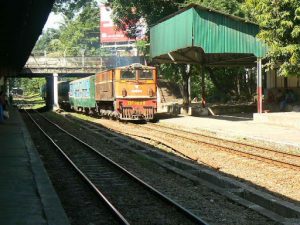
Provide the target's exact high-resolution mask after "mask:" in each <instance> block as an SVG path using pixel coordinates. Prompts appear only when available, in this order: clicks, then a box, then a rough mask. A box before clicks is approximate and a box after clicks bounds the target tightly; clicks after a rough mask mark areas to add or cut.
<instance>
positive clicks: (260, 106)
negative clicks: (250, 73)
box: [256, 58, 262, 113]
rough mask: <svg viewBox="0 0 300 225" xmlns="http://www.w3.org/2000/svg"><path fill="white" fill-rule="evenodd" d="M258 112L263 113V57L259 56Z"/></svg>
mask: <svg viewBox="0 0 300 225" xmlns="http://www.w3.org/2000/svg"><path fill="white" fill-rule="evenodd" d="M256 78H257V113H262V65H261V58H257V76H256Z"/></svg>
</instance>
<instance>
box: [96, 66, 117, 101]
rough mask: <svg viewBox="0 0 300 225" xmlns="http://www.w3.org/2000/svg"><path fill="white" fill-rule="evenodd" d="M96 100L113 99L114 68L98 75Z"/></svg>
mask: <svg viewBox="0 0 300 225" xmlns="http://www.w3.org/2000/svg"><path fill="white" fill-rule="evenodd" d="M95 84H96V95H95V96H96V101H113V100H114V95H113V73H112V70H109V71H105V72H102V73H98V74H97V75H96V82H95Z"/></svg>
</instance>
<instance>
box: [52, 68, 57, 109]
mask: <svg viewBox="0 0 300 225" xmlns="http://www.w3.org/2000/svg"><path fill="white" fill-rule="evenodd" d="M57 79H58V74H57V73H54V74H53V100H54V101H53V109H55V108H57V107H58V86H57Z"/></svg>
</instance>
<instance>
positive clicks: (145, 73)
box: [139, 70, 153, 80]
mask: <svg viewBox="0 0 300 225" xmlns="http://www.w3.org/2000/svg"><path fill="white" fill-rule="evenodd" d="M139 77H140V79H141V80H152V79H153V76H152V70H140V71H139Z"/></svg>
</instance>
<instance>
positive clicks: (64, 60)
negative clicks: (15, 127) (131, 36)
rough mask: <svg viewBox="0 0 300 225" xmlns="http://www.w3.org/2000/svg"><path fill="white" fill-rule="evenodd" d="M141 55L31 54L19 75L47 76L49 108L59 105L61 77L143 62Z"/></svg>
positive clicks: (79, 75) (47, 101)
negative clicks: (60, 55) (72, 55)
mask: <svg viewBox="0 0 300 225" xmlns="http://www.w3.org/2000/svg"><path fill="white" fill-rule="evenodd" d="M143 62H144V58H143V57H139V56H123V57H122V56H119V57H118V56H107V57H95V56H89V57H86V56H81V57H46V56H30V57H29V59H28V60H27V62H26V64H25V66H24V68H23V69H22V71H21V72H20V73H19V74H18V77H45V78H46V81H47V99H46V105H47V108H49V109H52V108H53V107H54V108H55V107H57V106H58V88H57V83H58V79H59V77H86V76H89V75H93V74H96V73H98V72H100V71H103V70H106V69H111V68H115V67H120V66H126V65H130V64H132V63H143Z"/></svg>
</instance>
